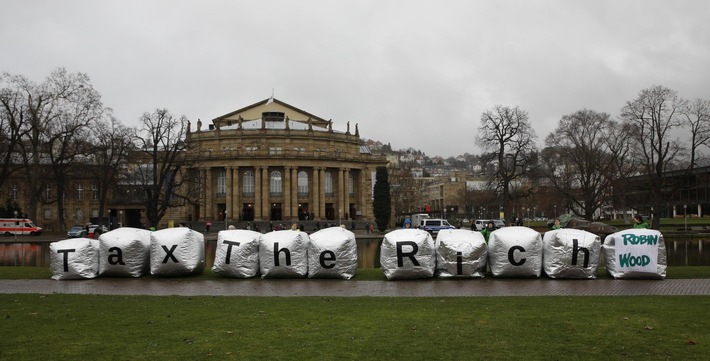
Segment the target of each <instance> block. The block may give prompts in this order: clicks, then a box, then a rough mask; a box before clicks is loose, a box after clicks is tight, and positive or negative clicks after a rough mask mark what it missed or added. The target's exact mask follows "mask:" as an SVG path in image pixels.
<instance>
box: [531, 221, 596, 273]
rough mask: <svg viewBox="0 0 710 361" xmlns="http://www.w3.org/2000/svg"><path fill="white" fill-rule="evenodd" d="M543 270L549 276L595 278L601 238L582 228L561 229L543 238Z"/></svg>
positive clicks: (548, 233) (546, 234) (547, 233)
mask: <svg viewBox="0 0 710 361" xmlns="http://www.w3.org/2000/svg"><path fill="white" fill-rule="evenodd" d="M542 246H543V269H544V271H545V274H546V275H547V276H548V277H550V278H588V279H594V278H597V268H598V267H599V254H600V252H601V246H602V244H601V239H600V237H599V236H597V235H596V234H594V233H590V232H587V231H584V230H581V229H572V228H562V229H557V230H553V231H549V232H546V233H545V236H544V237H543V238H542Z"/></svg>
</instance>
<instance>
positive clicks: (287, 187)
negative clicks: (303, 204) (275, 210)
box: [282, 166, 291, 221]
mask: <svg viewBox="0 0 710 361" xmlns="http://www.w3.org/2000/svg"><path fill="white" fill-rule="evenodd" d="M282 184H283V192H284V196H283V200H284V204H283V211H284V212H283V220H284V221H288V220H290V219H291V167H289V166H285V167H284V178H283V183H282Z"/></svg>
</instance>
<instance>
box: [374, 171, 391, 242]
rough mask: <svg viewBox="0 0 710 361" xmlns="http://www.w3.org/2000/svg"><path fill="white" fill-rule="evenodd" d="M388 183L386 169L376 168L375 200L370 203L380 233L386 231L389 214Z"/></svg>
mask: <svg viewBox="0 0 710 361" xmlns="http://www.w3.org/2000/svg"><path fill="white" fill-rule="evenodd" d="M391 207H392V206H391V198H390V182H389V177H388V176H387V168H386V167H377V171H376V173H375V199H374V200H373V203H372V208H373V213H374V214H375V223H377V229H378V230H380V232H384V231H385V230H386V229H387V225H388V224H389V223H390V214H391Z"/></svg>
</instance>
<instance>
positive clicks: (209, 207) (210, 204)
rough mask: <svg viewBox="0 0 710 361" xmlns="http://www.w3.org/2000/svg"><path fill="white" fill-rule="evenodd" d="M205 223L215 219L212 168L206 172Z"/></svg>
mask: <svg viewBox="0 0 710 361" xmlns="http://www.w3.org/2000/svg"><path fill="white" fill-rule="evenodd" d="M205 175H206V176H205V221H213V220H214V219H215V217H214V190H213V189H212V168H209V167H208V168H206V170H205Z"/></svg>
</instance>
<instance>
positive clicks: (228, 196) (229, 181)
mask: <svg viewBox="0 0 710 361" xmlns="http://www.w3.org/2000/svg"><path fill="white" fill-rule="evenodd" d="M232 172H233V169H232V167H226V169H225V171H224V173H225V174H224V177H225V178H226V179H225V183H226V184H225V188H226V189H225V190H224V191H225V192H224V193H225V195H224V198H225V205H224V206H225V208H226V211H227V216H226V217H225V218H226V219H234V205H233V204H232V203H233V201H234V198H233V196H232V194H233V189H232V188H233V185H234V179H233V178H232V177H233V174H232Z"/></svg>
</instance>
